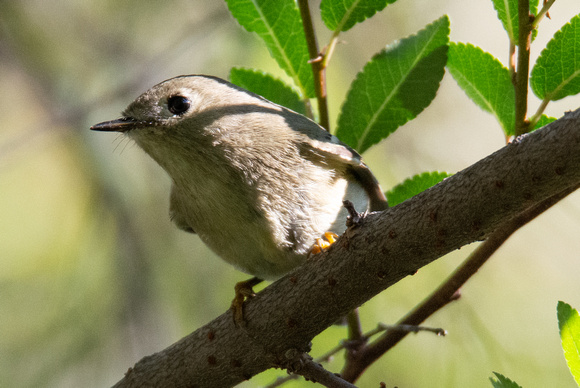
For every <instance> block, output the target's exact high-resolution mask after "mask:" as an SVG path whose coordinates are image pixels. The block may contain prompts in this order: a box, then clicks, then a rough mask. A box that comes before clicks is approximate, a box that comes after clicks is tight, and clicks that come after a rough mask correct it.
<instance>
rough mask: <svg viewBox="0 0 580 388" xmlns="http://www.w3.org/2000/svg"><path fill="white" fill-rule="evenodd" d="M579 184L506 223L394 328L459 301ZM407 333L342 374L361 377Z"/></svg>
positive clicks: (384, 339) (373, 348) (389, 336)
mask: <svg viewBox="0 0 580 388" xmlns="http://www.w3.org/2000/svg"><path fill="white" fill-rule="evenodd" d="M578 187H579V186H578V185H576V186H573V187H570V188H567V189H566V190H564V191H562V192H560V193H558V194H556V195H554V196H552V197H550V198H548V199H546V200H544V201H542V202H540V203H539V204H537V205H536V206H534V207H532V208H530V209H528V210H526V211H524V212H523V213H521V214H519V215H518V216H516V217H514V218H513V219H511V220H509V221H508V222H506V223H505V224H504V225H503V226H501V227H499V228H498V229H497V230H496V231H495V232H493V233H492V234H491V235H490V236H489V237H488V238H487V239H486V240H485V241H484V242H483V243H482V244H481V245H480V246H479V247H478V248H477V249H476V250H475V251H473V252H472V253H471V255H469V257H468V258H467V259H466V260H465V261H464V262H463V264H462V265H461V266H460V267H459V268H457V269H456V270H455V272H454V273H453V274H452V275H451V276H450V277H449V278H448V279H447V280H446V281H445V282H444V283H443V284H442V285H441V286H440V287H439V288H438V289H437V290H436V291H435V292H433V293H432V294H431V295H430V296H429V297H428V298H427V299H425V300H424V301H423V302H422V303H421V304H419V305H418V306H417V307H415V308H414V309H413V310H412V311H411V312H410V313H409V314H407V315H406V316H405V317H404V318H402V319H401V320H400V321H399V322H397V325H396V326H399V325H401V326H404V325H413V326H415V325H419V324H420V323H422V322H423V321H424V320H425V319H427V318H428V317H429V316H431V315H433V314H434V313H435V312H437V311H438V310H440V309H441V308H443V307H444V306H446V305H447V304H448V303H449V302H452V301H454V300H457V299H458V298H459V295H460V294H459V289H460V288H461V287H462V286H463V285H464V284H465V282H467V280H469V279H470V278H471V277H472V276H473V275H474V274H475V273H476V272H477V271H478V270H479V269H480V268H481V267H482V266H483V264H485V263H486V262H487V260H488V259H489V258H490V257H491V255H493V254H494V253H495V252H496V251H497V250H498V249H499V247H500V246H501V245H502V244H503V243H504V242H505V241H506V240H507V239H508V238H509V237H510V236H511V235H512V234H513V233H515V232H516V231H517V230H518V229H520V228H521V227H522V226H524V225H525V224H527V223H528V222H530V221H532V220H533V219H534V218H536V217H537V216H539V215H540V214H542V213H543V212H544V211H546V210H547V209H549V208H550V207H551V206H553V205H555V204H556V203H557V202H559V201H560V200H562V199H563V198H564V197H566V196H567V195H568V194H570V193H572V192H574V191H575V190H576V189H578ZM396 326H395V327H396ZM408 333H409V332H406V331H401V330H388V331H387V332H386V333H385V334H383V335H382V336H381V337H379V338H378V339H377V340H376V341H375V342H373V343H372V344H370V345H369V346H367V347H366V348H363V349H361V350H359V352H358V353H357V354H356V357H354V358H350V359H348V360H347V364H346V365H345V366H344V369H343V372H342V375H343V377H344V378H345V379H346V380H348V381H351V382H354V381H356V379H357V378H358V377H359V376H360V375H361V374H362V372H363V371H364V370H365V369H366V368H368V367H369V366H370V365H371V364H372V363H373V362H375V361H376V360H377V359H379V358H380V357H381V356H382V355H383V354H385V353H386V352H387V351H389V350H390V349H391V348H393V347H394V346H395V345H396V344H397V343H399V341H401V340H402V339H403V338H404V337H405V336H406V335H407V334H408Z"/></svg>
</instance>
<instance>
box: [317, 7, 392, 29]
mask: <svg viewBox="0 0 580 388" xmlns="http://www.w3.org/2000/svg"><path fill="white" fill-rule="evenodd" d="M395 1H397V0H341V1H336V0H322V1H321V2H320V16H321V17H322V21H324V24H326V27H328V29H330V30H331V31H347V30H349V29H351V28H352V26H354V25H355V24H356V23H360V22H362V21H363V20H365V19H368V18H370V17H371V16H373V15H374V14H375V13H377V12H379V11H382V10H383V9H384V8H385V7H386V6H387V4H392V3H394V2H395Z"/></svg>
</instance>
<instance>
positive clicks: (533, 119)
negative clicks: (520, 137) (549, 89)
mask: <svg viewBox="0 0 580 388" xmlns="http://www.w3.org/2000/svg"><path fill="white" fill-rule="evenodd" d="M550 101H551V100H550V97H549V96H546V97H545V98H544V99H543V100H542V103H541V104H540V106H539V107H538V110H537V111H536V113H534V115H533V116H532V117H530V128H534V127H535V126H536V124H537V123H538V121H539V120H540V117H542V113H544V110H545V109H546V106H548V104H549V103H550Z"/></svg>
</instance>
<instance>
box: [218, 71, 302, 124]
mask: <svg viewBox="0 0 580 388" xmlns="http://www.w3.org/2000/svg"><path fill="white" fill-rule="evenodd" d="M230 81H231V82H232V83H233V84H236V85H238V86H240V87H242V88H244V89H247V90H249V91H250V92H252V93H256V94H259V95H260V96H262V97H264V98H265V99H268V100H270V101H272V102H274V103H276V104H278V105H282V106H285V107H286V108H289V109H292V110H293V111H295V112H298V113H301V114H303V115H305V114H306V107H305V106H304V102H303V101H302V100H300V95H298V93H297V92H296V91H295V90H294V89H292V87H290V86H289V85H287V84H285V83H284V82H283V81H282V80H280V79H278V78H274V76H272V75H271V74H268V73H265V72H263V71H259V70H253V69H243V68H240V67H234V68H232V69H231V70H230Z"/></svg>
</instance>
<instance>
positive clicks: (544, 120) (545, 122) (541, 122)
mask: <svg viewBox="0 0 580 388" xmlns="http://www.w3.org/2000/svg"><path fill="white" fill-rule="evenodd" d="M556 120H557V119H556V118H555V117H550V116H546V115H542V116H541V117H540V120H538V122H537V123H536V125H534V128H533V129H532V131H535V130H536V129H540V128H542V127H545V126H546V125H548V124H550V123H551V122H552V121H556Z"/></svg>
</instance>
